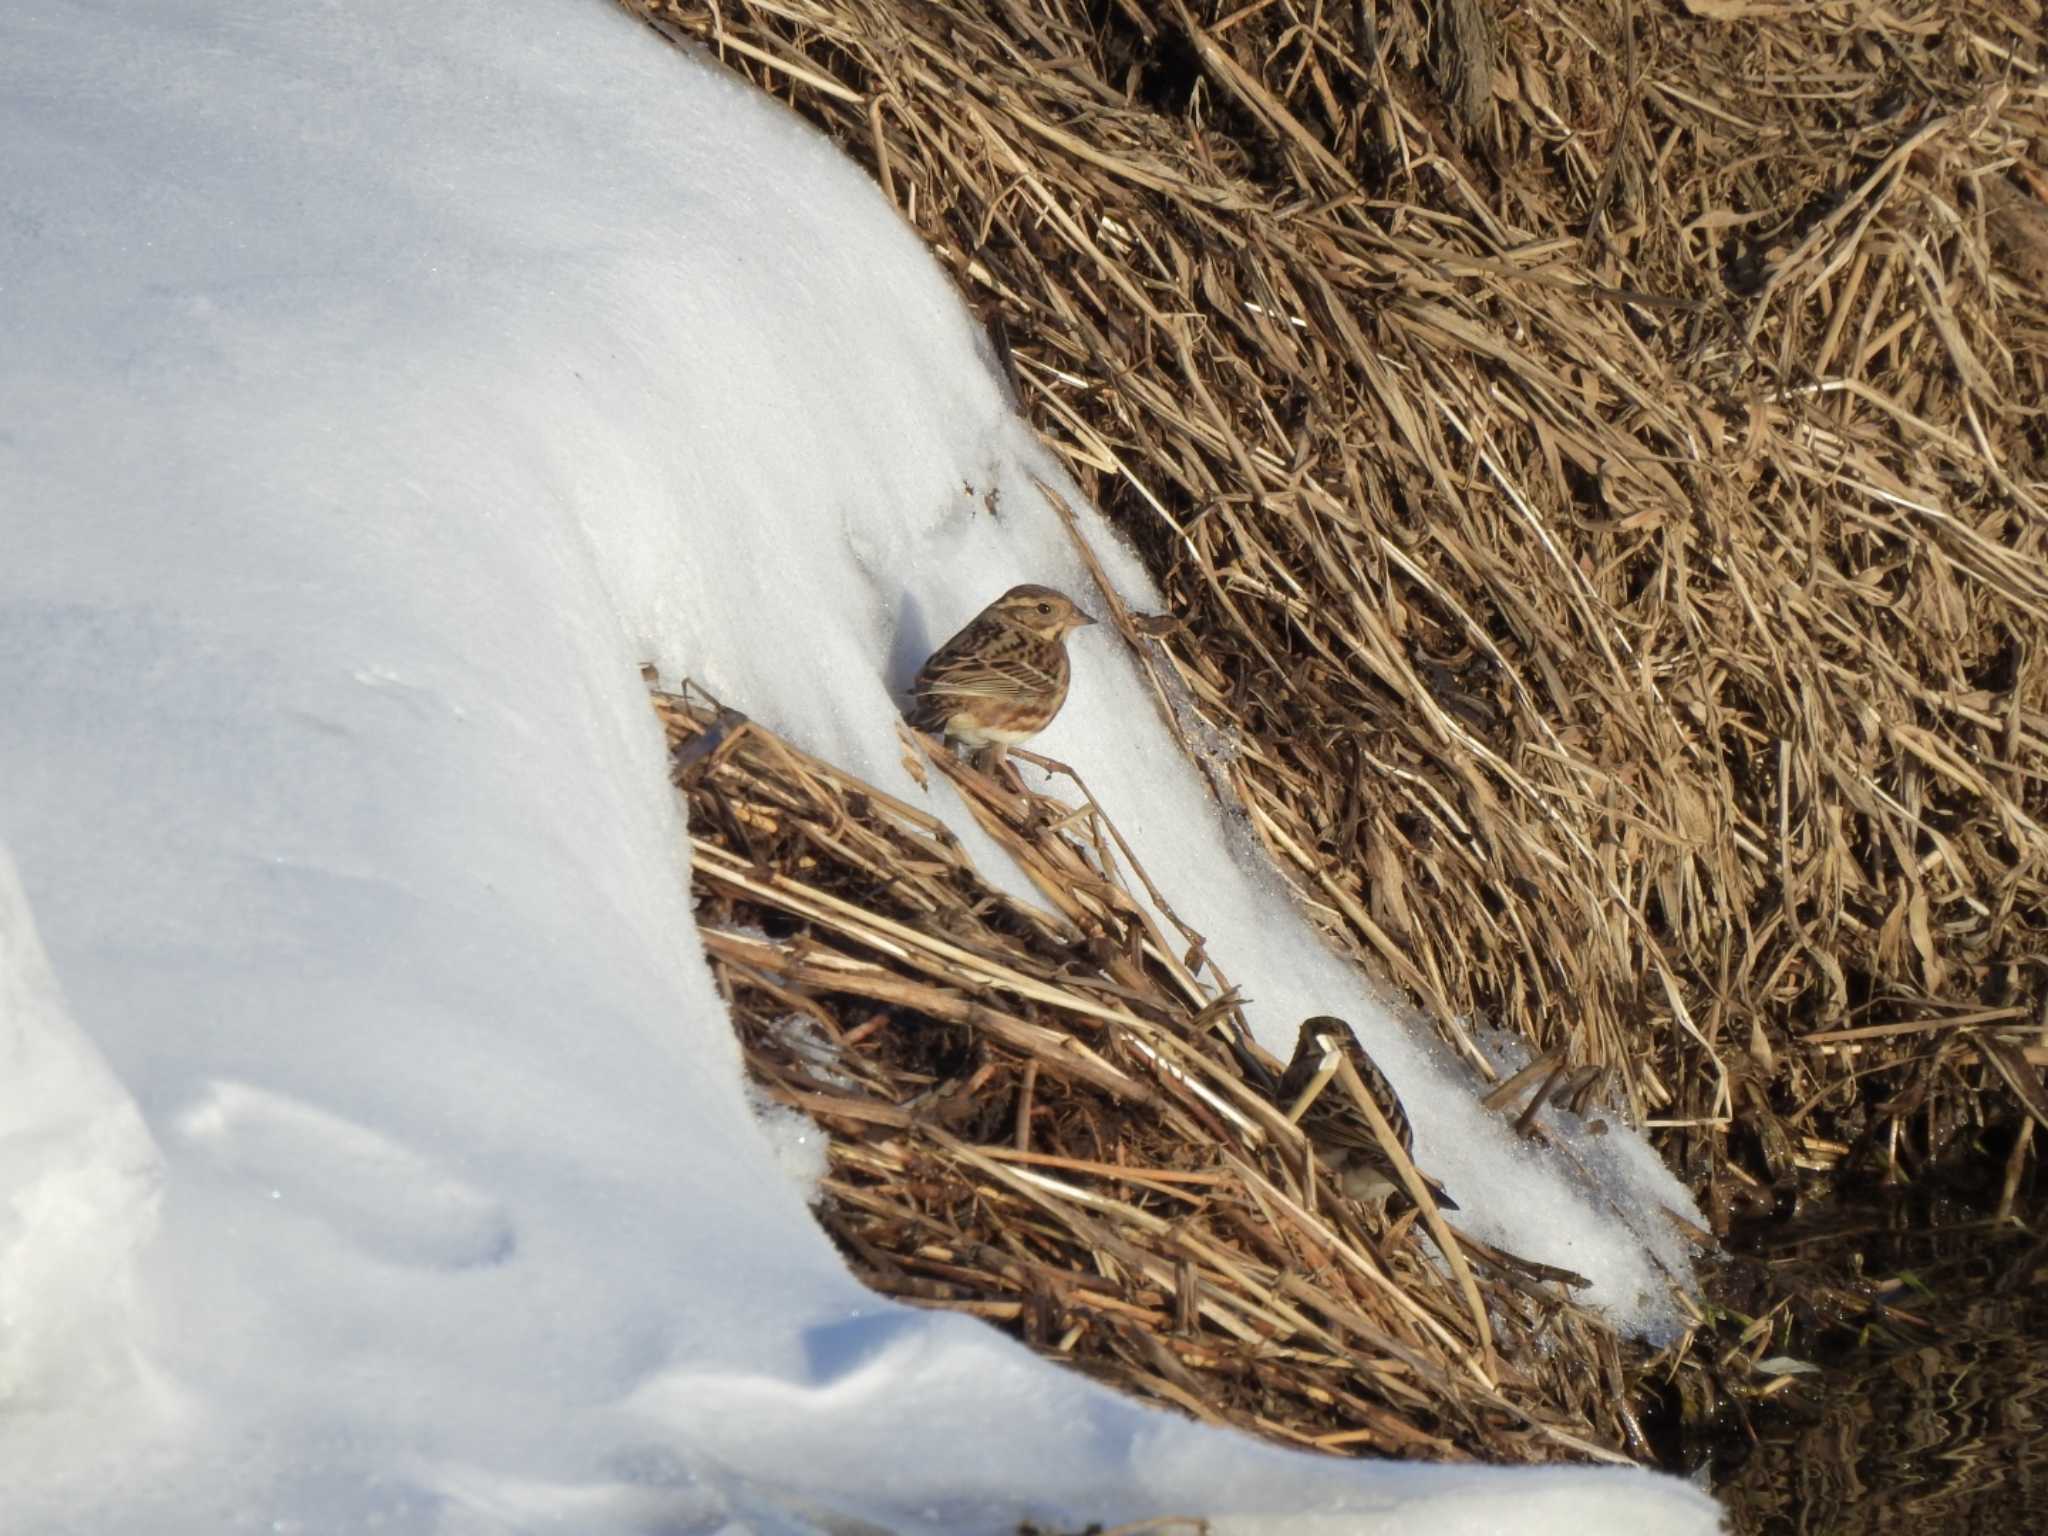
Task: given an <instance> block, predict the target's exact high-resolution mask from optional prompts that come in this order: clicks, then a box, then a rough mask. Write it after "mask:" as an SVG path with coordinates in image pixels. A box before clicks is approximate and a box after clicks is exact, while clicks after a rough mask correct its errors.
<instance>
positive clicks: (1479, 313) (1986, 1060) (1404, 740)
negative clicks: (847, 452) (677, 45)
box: [629, 0, 2048, 1223]
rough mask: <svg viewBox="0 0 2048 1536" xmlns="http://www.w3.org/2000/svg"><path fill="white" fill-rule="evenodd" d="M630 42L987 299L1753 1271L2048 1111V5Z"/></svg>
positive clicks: (1375, 910) (1189, 605)
mask: <svg viewBox="0 0 2048 1536" xmlns="http://www.w3.org/2000/svg"><path fill="white" fill-rule="evenodd" d="M629 3H630V4H631V5H632V6H633V8H634V9H636V10H637V11H639V12H640V13H641V14H643V15H646V16H648V17H649V18H650V19H651V20H653V21H654V23H655V24H656V25H658V26H659V27H660V28H662V29H663V30H664V31H665V32H666V33H667V35H669V36H671V37H672V38H676V39H679V40H686V41H692V42H696V43H700V44H702V45H703V47H704V48H705V49H706V50H707V51H708V52H709V53H710V54H712V55H713V56H715V57H716V58H717V59H718V60H720V61H722V62H723V63H724V64H725V65H726V66H727V67H728V68H730V69H732V70H734V71H737V72H739V73H741V74H743V75H745V76H746V77H748V78H749V79H751V80H753V81H755V82H756V83H757V84H758V85H759V86H760V87H761V88H762V89H763V90H765V91H769V92H772V93H774V94H775V95H777V96H779V97H780V98H782V99H783V100H785V101H787V102H789V103H790V104H791V105H792V106H794V107H795V108H796V110H798V111H800V112H802V113H803V114H805V115H806V116H808V117H809V118H811V119H812V120H813V121H815V122H816V123H818V124H820V125H821V126H822V127H823V128H824V129H825V130H826V131H827V132H828V133H830V134H831V135H832V136H833V137H834V138H835V139H837V140H838V141H839V143H841V144H842V145H843V146H844V147H845V148H846V149H847V151H848V152H849V153H850V154H852V155H854V156H856V157H857V158H859V159H860V160H862V161H863V162H864V163H865V164H866V165H867V166H868V167H869V168H870V170H871V171H872V172H873V174H874V175H875V177H876V179H877V181H878V182H879V183H880V185H881V187H882V188H883V190H884V191H885V192H886V193H887V194H888V196H890V197H891V198H892V199H893V200H894V201H895V203H896V205H897V206H898V207H899V208H900V209H902V211H903V212H904V214H905V216H906V217H907V218H908V219H909V220H910V221H911V222H912V223H913V224H914V225H915V226H916V227H917V228H918V229H919V230H920V231H921V232H922V233H923V234H924V236H925V237H926V239H927V240H928V241H929V243H930V245H931V248H932V249H933V250H934V252H935V253H936V254H937V255H938V256H939V258H940V259H941V260H942V261H944V262H945V263H946V264H947V265H948V266H949V267H950V268H951V269H952V270H953V271H954V272H955V274H956V275H957V277H958V280H959V283H960V287H961V289H962V291H963V293H964V294H965V295H966V296H967V298H968V300H969V302H970V303H972V304H974V305H975V306H977V308H978V309H979V311H980V312H981V313H982V314H983V315H984V316H985V317H986V318H987V320H988V322H989V324H990V326H991V328H992V330H993V331H994V332H995V334H996V335H997V337H998V340H999V343H1000V348H1001V350H1002V352H1003V355H1004V356H1005V357H1006V358H1007V360H1008V364H1009V366H1010V369H1011V371H1012V374H1013V377H1014V382H1015V385H1016V389H1017V392H1018V396H1019V400H1020V405H1021V408H1022V409H1023V410H1024V411H1025V412H1026V413H1027V415H1028V416H1029V417H1030V418H1031V419H1032V420H1033V421H1034V422H1035V423H1036V424H1037V425H1038V427H1039V428H1040V430H1041V431H1042V432H1043V433H1044V435H1045V436H1046V437H1047V438H1048V440H1049V441H1051V442H1052V443H1053V444H1054V445H1055V446H1056V447H1057V448H1058V449H1059V450H1060V451H1061V452H1062V453H1063V454H1064V455H1065V457H1066V461H1067V463H1068V464H1069V466H1070V467H1071V468H1072V470H1073V472H1074V474H1075V475H1076V476H1077V478H1078V479H1079V481H1080V482H1081V484H1082V485H1083V487H1084V488H1085V489H1086V490H1087V491H1088V492H1089V494H1091V495H1092V496H1094V497H1095V498H1096V499H1097V500H1098V502H1099V503H1100V504H1101V505H1102V506H1103V507H1104V508H1105V509H1106V510H1107V511H1109V512H1110V513H1111V514H1112V515H1113V516H1114V517H1115V518H1117V519H1118V521H1119V522H1120V524H1121V526H1122V527H1123V528H1124V529H1125V530H1126V531H1127V533H1128V534H1129V535H1130V537H1131V538H1133V539H1134V540H1135V541H1137V543H1138V544H1139V545H1140V546H1141V547H1142V549H1143V550H1144V551H1145V553H1146V554H1147V556H1148V557H1149V559H1150V561H1151V563H1152V566H1153V568H1154V570H1155V571H1156V573H1157V575H1158V577H1159V579H1160V582H1161V584H1162V586H1163V588H1164V589H1165V592H1166V594H1167V597H1168V600H1169V606H1170V610H1171V613H1172V615H1173V617H1174V618H1176V619H1177V620H1178V621H1179V622H1178V623H1177V624H1176V625H1174V626H1173V627H1172V628H1171V629H1170V630H1169V631H1168V632H1167V633H1165V634H1164V635H1163V636H1162V637H1160V640H1159V642H1158V643H1159V647H1160V651H1159V654H1160V656H1161V657H1162V658H1163V663H1162V664H1163V665H1166V666H1170V668H1171V669H1172V671H1173V672H1175V673H1176V674H1177V675H1178V677H1179V679H1180V681H1181V682H1182V683H1183V684H1184V685H1185V687H1186V689H1187V690H1188V692H1189V693H1190V694H1191V695H1192V696H1193V698H1194V700H1195V701H1196V703H1197V705H1198V707H1199V708H1200V710H1201V711H1202V712H1203V714H1204V715H1205V716H1206V717H1207V718H1208V719H1209V721H1210V722H1211V723H1213V724H1214V725H1215V726H1217V727H1218V728H1220V729H1222V730H1224V731H1225V732H1227V733H1228V734H1229V735H1230V736H1231V737H1232V738H1233V739H1234V740H1235V741H1236V743H1237V744H1238V746H1239V748H1240V751H1239V753H1238V755H1237V756H1236V758H1235V759H1234V761H1233V762H1232V763H1231V765H1230V767H1229V770H1228V772H1229V783H1228V785H1227V786H1226V787H1225V788H1226V792H1227V793H1229V794H1232V795H1234V796H1236V797H1237V798H1238V799H1239V800H1241V801H1242V803H1243V804H1244V805H1245V806H1246V807H1247V808H1248V809H1249V811H1250V813H1251V817H1252V820H1253V822H1254V824H1255V825H1256V827H1257V828H1258V830H1259V831H1260V833H1261V835H1262V836H1263V837H1264V838H1265V840H1266V842H1267V844H1268V846H1269V847H1270V848H1271V850H1272V852H1273V856H1274V858H1275V860H1276V861H1277V862H1278V863H1279V864H1280V866H1281V867H1282V868H1283V869H1284V870H1286V871H1287V872H1288V873H1289V874H1290V875H1291V876H1292V878H1293V879H1294V881H1295V883H1296V885H1297V887H1298V889H1299V891H1300V893H1301V895H1302V898H1303V900H1304V902H1305V903H1306V904H1307V905H1308V907H1309V909H1310V910H1311V911H1312V912H1313V914H1314V915H1315V916H1316V917H1317V918H1318V919H1319V920H1320V921H1321V922H1322V923H1323V924H1324V925H1325V926H1326V927H1327V928H1328V929H1329V931H1330V932H1331V933H1332V934H1333V935H1335V936H1336V938H1337V939H1338V941H1339V942H1341V943H1343V944H1346V945H1349V946H1351V947H1352V948H1353V949H1354V950H1355V951H1356V952H1357V953H1358V954H1359V955H1360V956H1361V957H1363V958H1365V959H1367V960H1368V961H1369V962H1371V963H1372V964H1374V965H1376V966H1377V967H1378V968H1379V969H1380V970H1381V971H1382V972H1383V973H1384V974H1385V976H1387V977H1388V978H1390V979H1391V980H1392V981H1393V982H1394V983H1395V984H1397V985H1398V986H1400V987H1401V988H1403V989H1404V990H1405V991H1406V993H1407V994H1408V995H1409V996H1410V997H1411V998H1412V999H1414V1000H1415V1002H1416V1003H1417V1005H1418V1006H1420V1007H1421V1008H1423V1009H1424V1010H1426V1011H1427V1013H1428V1014H1429V1015H1430V1017H1431V1018H1432V1019H1433V1020H1434V1021H1435V1023H1436V1025H1437V1027H1438V1028H1440V1029H1441V1030H1442V1031H1443V1032H1444V1033H1445V1035H1446V1036H1447V1038H1449V1039H1450V1040H1451V1041H1452V1042H1453V1043H1454V1044H1459V1045H1464V1044H1465V1042H1464V1028H1465V1025H1464V1021H1467V1020H1471V1019H1474V1018H1484V1019H1486V1020H1489V1021H1491V1022H1494V1023H1497V1024H1502V1025H1505V1026H1508V1027H1511V1028H1514V1029H1516V1030H1518V1031H1520V1032H1521V1033H1522V1034H1523V1035H1525V1036H1526V1037H1527V1038H1528V1039H1529V1040H1530V1041H1531V1042H1532V1044H1533V1045H1534V1046H1535V1047H1536V1048H1537V1049H1538V1050H1539V1051H1555V1052H1558V1053H1560V1054H1561V1056H1562V1057H1563V1058H1564V1059H1566V1060H1567V1061H1568V1062H1569V1063H1570V1064H1571V1065H1573V1066H1574V1067H1585V1066H1593V1067H1603V1068H1609V1069H1612V1070H1613V1071H1614V1072H1615V1073H1616V1074H1617V1077H1618V1080H1619V1082H1620V1083H1621V1085H1622V1089H1623V1092H1624V1093H1625V1096H1626V1099H1627V1107H1628V1109H1629V1111H1630V1112H1631V1113H1632V1115H1633V1117H1634V1118H1635V1119H1636V1120H1638V1121H1639V1122H1641V1123H1644V1124H1647V1125H1648V1126H1650V1127H1651V1128H1653V1129H1654V1130H1657V1131H1660V1132H1663V1133H1666V1138H1665V1139H1666V1149H1667V1152H1668V1153H1669V1155H1670V1156H1671V1157H1672V1159H1673V1160H1674V1162H1675V1164H1676V1165H1677V1166H1678V1167H1680V1168H1681V1169H1682V1170H1683V1172H1684V1173H1685V1174H1686V1175H1687V1176H1688V1177H1689V1178H1691V1179H1693V1180H1694V1181H1695V1182H1696V1183H1697V1184H1698V1185H1699V1186H1700V1187H1701V1189H1702V1191H1703V1192H1704V1193H1705V1194H1706V1195H1707V1197H1708V1198H1709V1200H1710V1202H1711V1204H1712V1206H1713V1209H1714V1212H1715V1216H1716V1220H1717V1223H1718V1222H1720V1221H1722V1220H1725V1219H1726V1218H1728V1217H1729V1216H1730V1215H1731V1214H1734V1215H1739V1214H1741V1213H1742V1212H1743V1211H1744V1210H1746V1209H1753V1208H1757V1207H1760V1206H1768V1205H1769V1204H1770V1203H1771V1202H1772V1201H1773V1200H1774V1199H1775V1198H1776V1197H1778V1196H1779V1195H1782V1194H1783V1193H1785V1192H1786V1191H1788V1190H1790V1189H1791V1188H1792V1187H1793V1186H1794V1185H1796V1184H1798V1183H1799V1182H1801V1181H1802V1180H1804V1181H1806V1182H1808V1183H1811V1182H1812V1181H1813V1179H1814V1177H1815V1176H1816V1175H1817V1174H1824V1173H1826V1172H1827V1171H1828V1170H1832V1169H1837V1168H1846V1167H1849V1166H1851V1165H1860V1166H1861V1167H1863V1168H1865V1169H1877V1170H1880V1171H1883V1172H1886V1173H1888V1174H1892V1175H1905V1176H1910V1175H1912V1174H1914V1173H1916V1172H1917V1171H1918V1170H1919V1169H1920V1168H1921V1167H1922V1166H1923V1165H1925V1164H1927V1163H1929V1162H1931V1161H1933V1160H1934V1159H1937V1158H1939V1157H1941V1156H1943V1155H1945V1154H1954V1153H1957V1152H1959V1151H1961V1152H1966V1153H1967V1152H1969V1151H1971V1150H1973V1149H1979V1148H1980V1132H1981V1131H1982V1130H1983V1129H1984V1128H1985V1127H1986V1126H1990V1127H1993V1128H1995V1129H1997V1130H1998V1132H1999V1134H2001V1135H2005V1134H2006V1133H2008V1132H2009V1131H2010V1129H2011V1127H2012V1126H2013V1125H2015V1124H2017V1123H2019V1119H2020V1116H2021V1112H2022V1106H2023V1105H2024V1104H2025V1103H2026V1102H2027V1095H2028V1092H2029V1090H2031V1094H2032V1097H2033V1099H2034V1100H2036V1101H2041V1099H2042V1096H2041V1094H2040V1076H2041V1074H2040V1067H2041V1064H2042V1062H2043V1061H2044V1060H2048V1050H2044V1026H2048V1019H2044V1017H2043V1010H2044V1007H2048V965H2044V961H2043V958H2042V957H2043V955H2044V954H2048V905H2044V899H2043V898H2044V894H2048V834H2044V831H2043V825H2044V822H2048V420H2044V417H2043V414H2042V402H2043V399H2044V392H2043V383H2044V376H2048V303H2044V297H2043V296H2044V294H2048V203H2044V201H2043V199H2044V198H2048V84H2044V77H2043V74H2042V68H2043V64H2044V59H2048V46H2044V31H2048V24H2044V21H2043V8H2042V5H2041V4H2040V0H2000V3H1996V4H1994V3H1986V0H1939V3H1933V0H1903V3H1901V4H1898V5H1895V6H1891V7H1870V6H1857V5H1847V4H1843V5H1825V4H1781V3H1776V0H1518V3H1515V4H1513V5H1509V4H1507V3H1505V0H1439V3H1435V4H1431V3H1429V0H1364V3H1362V4H1344V5H1334V4H1324V3H1320V0H1250V3H1245V4H1238V3H1236V0H1228V3H1222V4H1218V3H1211V0H1108V3H1089V4H1084V3H1082V0H993V3H991V4H988V5H985V6H979V5H978V6H961V7H953V6H935V5H930V4H926V3H923V0H722V3H720V4H718V5H716V6H712V5H706V4H701V3H694V0H629ZM1467 1054H1468V1055H1469V1056H1470V1057H1471V1058H1472V1060H1473V1063H1474V1066H1475V1069H1477V1070H1481V1071H1484V1066H1483V1064H1482V1063H1481V1062H1480V1061H1479V1060H1478V1055H1477V1052H1476V1051H1471V1050H1470V1049H1469V1048H1468V1049H1467Z"/></svg>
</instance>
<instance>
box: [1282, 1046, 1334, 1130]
mask: <svg viewBox="0 0 2048 1536" xmlns="http://www.w3.org/2000/svg"><path fill="white" fill-rule="evenodd" d="M1341 1060H1343V1058H1342V1057H1341V1056H1340V1055H1339V1054H1338V1053H1337V1051H1336V1050H1335V1049H1334V1048H1332V1049H1330V1050H1326V1051H1324V1052H1323V1059H1322V1061H1321V1062H1320V1063H1319V1064H1318V1065H1317V1067H1316V1075H1315V1076H1314V1077H1312V1078H1310V1079H1309V1080H1308V1086H1307V1087H1306V1088H1304V1089H1302V1090H1301V1094H1300V1096H1299V1097H1298V1098H1296V1099H1295V1101H1294V1103H1293V1105H1292V1106H1291V1107H1289V1108H1286V1109H1283V1110H1282V1113H1283V1114H1285V1115H1286V1116H1287V1118H1288V1119H1289V1120H1291V1121H1292V1122H1294V1123H1295V1124H1296V1125H1299V1124H1300V1123H1301V1117H1302V1116H1303V1115H1305V1114H1307V1113H1308V1107H1309V1105H1311V1104H1313V1103H1315V1101H1316V1100H1317V1099H1319V1098H1321V1097H1322V1096H1323V1090H1324V1089H1325V1088H1327V1087H1329V1086H1330V1079H1331V1078H1333V1077H1335V1076H1336V1075H1337V1064H1338V1062H1340V1061H1341Z"/></svg>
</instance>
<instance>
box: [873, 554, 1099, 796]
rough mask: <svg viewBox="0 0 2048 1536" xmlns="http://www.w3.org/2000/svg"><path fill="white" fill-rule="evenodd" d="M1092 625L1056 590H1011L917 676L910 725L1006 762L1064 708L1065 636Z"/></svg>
mask: <svg viewBox="0 0 2048 1536" xmlns="http://www.w3.org/2000/svg"><path fill="white" fill-rule="evenodd" d="M1094 622H1095V620H1093V619H1092V618H1090V617H1089V616H1088V615H1087V614H1085V613H1083V612H1082V611H1081V610H1080V608H1079V607H1077V606H1076V605H1075V603H1074V601H1073V599H1072V598H1070V597H1068V596H1066V594H1064V593H1062V592H1056V591H1054V590H1053V589H1052V588H1051V587H1041V586H1036V585H1033V584H1030V583H1027V584H1025V585H1024V586H1021V587H1012V588H1010V590H1009V591H1007V592H1005V593H1004V594H1003V595H1002V596H1001V597H999V598H997V599H996V600H995V601H994V602H992V603H990V604H989V605H988V606H987V607H986V608H984V609H982V610H981V612H980V613H978V614H977V615H975V617H974V619H973V620H972V621H971V622H970V623H969V624H968V625H967V627H966V628H965V629H963V630H961V631H960V633H959V634H957V635H955V636H954V637H953V638H952V639H950V640H948V641H947V642H946V643H945V644H944V645H942V646H940V647H939V648H938V649H937V650H936V651H933V652H932V654H931V657H930V659H929V660H927V661H926V662H925V664H924V665H923V666H922V667H920V668H918V672H917V680H916V681H915V682H914V683H912V684H911V685H910V691H911V694H912V703H911V708H910V723H911V724H912V725H914V726H916V727H917V728H918V729H919V730H924V731H931V732H933V733H935V734H937V735H942V736H949V737H951V738H952V739H953V740H955V741H958V742H962V743H964V744H965V745H967V746H969V747H972V748H975V749H977V750H978V749H980V748H983V747H993V748H994V749H995V760H996V761H997V762H1001V761H1002V758H1003V754H1004V752H1005V750H1006V749H1007V748H1010V747H1013V746H1016V745H1017V744H1018V743H1019V742H1022V741H1029V740H1030V739H1031V738H1032V737H1033V736H1036V735H1037V734H1038V733H1039V732H1040V731H1042V730H1044V729H1045V728H1046V727H1047V726H1048V725H1050V724H1052V717H1053V716H1054V715H1056V714H1058V713H1059V712H1060V706H1061V705H1062V704H1064V703H1066V702H1067V683H1068V681H1069V679H1070V677H1071V675H1072V674H1071V669H1070V666H1069V663H1068V661H1067V644H1066V641H1067V636H1068V634H1070V633H1071V632H1072V631H1074V630H1077V629H1079V628H1080V627H1081V626H1082V625H1084V624H1093V623H1094Z"/></svg>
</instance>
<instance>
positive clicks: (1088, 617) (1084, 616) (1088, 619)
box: [1074, 608, 1102, 629]
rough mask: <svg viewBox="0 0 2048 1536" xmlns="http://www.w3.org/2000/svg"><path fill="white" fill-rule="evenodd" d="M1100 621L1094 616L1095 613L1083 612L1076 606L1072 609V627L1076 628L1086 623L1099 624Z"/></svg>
mask: <svg viewBox="0 0 2048 1536" xmlns="http://www.w3.org/2000/svg"><path fill="white" fill-rule="evenodd" d="M1101 622H1102V621H1101V620H1100V619H1098V618H1096V617H1095V615H1093V614H1092V613H1083V612H1082V611H1081V610H1080V609H1078V608H1076V609H1075V610H1074V628H1076V629H1080V628H1082V627H1083V626H1085V625H1088V624H1099V623H1101Z"/></svg>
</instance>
